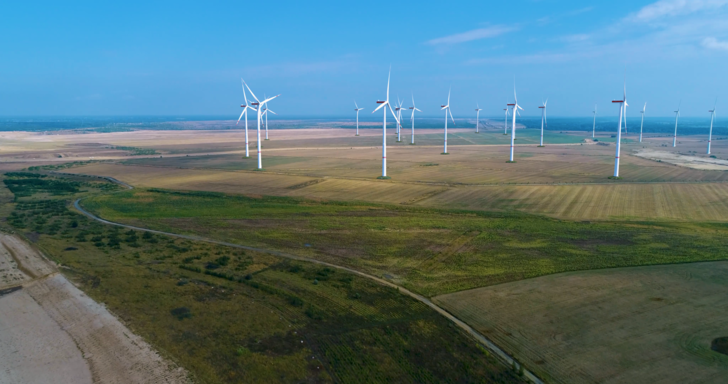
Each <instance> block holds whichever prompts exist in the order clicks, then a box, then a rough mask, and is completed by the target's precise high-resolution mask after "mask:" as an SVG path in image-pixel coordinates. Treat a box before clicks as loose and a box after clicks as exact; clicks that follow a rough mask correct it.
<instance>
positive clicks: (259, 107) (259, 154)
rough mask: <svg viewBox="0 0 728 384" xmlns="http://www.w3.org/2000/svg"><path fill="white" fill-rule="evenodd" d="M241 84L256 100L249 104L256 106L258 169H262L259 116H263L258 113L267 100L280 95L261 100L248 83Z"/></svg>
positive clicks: (264, 106)
mask: <svg viewBox="0 0 728 384" xmlns="http://www.w3.org/2000/svg"><path fill="white" fill-rule="evenodd" d="M243 84H245V87H246V88H248V91H249V92H250V94H251V95H252V96H253V98H254V99H255V101H256V102H255V103H251V104H252V105H254V106H257V107H258V108H257V109H256V112H257V113H256V117H257V118H258V169H260V170H262V169H263V157H262V153H261V145H260V119H261V118H262V117H263V116H262V114H261V113H260V110H261V109H265V108H266V104H267V103H268V102H269V101H271V100H273V99H275V98H276V97H278V96H280V95H275V96H273V97H269V98H267V99H264V100H263V101H260V100H258V98H257V97H255V93H253V90H252V89H250V87H249V86H248V84H247V83H246V82H245V81H243Z"/></svg>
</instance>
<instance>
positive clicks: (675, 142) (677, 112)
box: [672, 100, 682, 147]
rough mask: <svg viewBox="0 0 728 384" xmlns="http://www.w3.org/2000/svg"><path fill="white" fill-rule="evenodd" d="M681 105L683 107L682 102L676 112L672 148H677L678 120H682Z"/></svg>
mask: <svg viewBox="0 0 728 384" xmlns="http://www.w3.org/2000/svg"><path fill="white" fill-rule="evenodd" d="M680 105H682V100H680V104H678V105H677V111H675V135H674V136H673V137H672V146H673V147H675V146H677V120H678V119H679V118H680Z"/></svg>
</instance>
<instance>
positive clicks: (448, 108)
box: [440, 90, 455, 155]
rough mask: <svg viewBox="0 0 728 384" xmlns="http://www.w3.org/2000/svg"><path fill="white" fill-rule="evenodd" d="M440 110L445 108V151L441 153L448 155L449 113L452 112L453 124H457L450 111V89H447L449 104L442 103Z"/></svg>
mask: <svg viewBox="0 0 728 384" xmlns="http://www.w3.org/2000/svg"><path fill="white" fill-rule="evenodd" d="M441 107H442V108H440V110H443V109H444V110H445V151H444V152H442V153H441V155H447V114H448V113H450V119H452V125H453V126H455V119H453V117H452V112H450V90H448V91H447V105H442V106H441Z"/></svg>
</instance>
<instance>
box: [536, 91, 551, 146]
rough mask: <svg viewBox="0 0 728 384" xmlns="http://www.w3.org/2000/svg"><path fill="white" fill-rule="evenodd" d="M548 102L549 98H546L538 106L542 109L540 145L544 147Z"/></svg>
mask: <svg viewBox="0 0 728 384" xmlns="http://www.w3.org/2000/svg"><path fill="white" fill-rule="evenodd" d="M548 102H549V99H546V101H544V103H543V104H542V105H541V106H540V107H538V108H539V109H540V110H541V145H539V147H543V125H544V121H545V120H546V104H548ZM546 125H548V122H546Z"/></svg>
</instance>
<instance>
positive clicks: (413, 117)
mask: <svg viewBox="0 0 728 384" xmlns="http://www.w3.org/2000/svg"><path fill="white" fill-rule="evenodd" d="M409 109H411V110H412V116H411V117H410V120H411V121H412V142H411V143H410V145H415V111H417V112H422V111H420V110H419V109H417V107H416V106H415V95H414V94H413V95H412V106H411V107H410V108H409Z"/></svg>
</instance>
